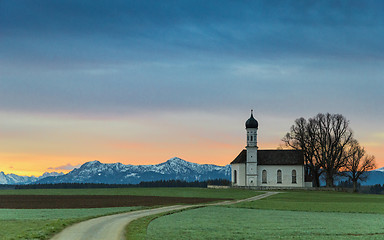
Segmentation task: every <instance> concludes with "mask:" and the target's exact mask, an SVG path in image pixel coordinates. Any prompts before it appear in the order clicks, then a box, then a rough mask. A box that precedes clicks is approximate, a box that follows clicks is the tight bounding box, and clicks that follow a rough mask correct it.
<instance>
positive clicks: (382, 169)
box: [372, 167, 384, 172]
mask: <svg viewBox="0 0 384 240" xmlns="http://www.w3.org/2000/svg"><path fill="white" fill-rule="evenodd" d="M372 171H378V172H384V167H382V168H378V169H375V170H372Z"/></svg>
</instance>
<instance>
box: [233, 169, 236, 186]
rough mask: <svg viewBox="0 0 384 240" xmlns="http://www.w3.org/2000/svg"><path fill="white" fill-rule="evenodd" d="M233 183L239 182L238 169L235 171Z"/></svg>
mask: <svg viewBox="0 0 384 240" xmlns="http://www.w3.org/2000/svg"><path fill="white" fill-rule="evenodd" d="M233 183H237V171H236V170H234V171H233Z"/></svg>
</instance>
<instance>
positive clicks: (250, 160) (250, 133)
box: [231, 110, 312, 188]
mask: <svg viewBox="0 0 384 240" xmlns="http://www.w3.org/2000/svg"><path fill="white" fill-rule="evenodd" d="M245 128H246V131H247V146H246V147H245V148H246V149H244V150H242V151H241V152H240V154H239V155H238V156H237V157H236V158H235V159H234V160H233V161H232V162H231V168H232V186H239V187H240V186H245V187H282V188H284V187H287V188H291V187H301V188H302V187H311V186H312V182H311V181H310V180H309V179H308V178H307V181H308V182H306V181H305V180H306V176H305V175H306V174H305V170H304V155H303V152H302V151H299V150H259V149H258V147H257V130H258V128H259V123H258V122H257V120H256V119H255V118H254V117H253V111H252V110H251V117H250V118H249V119H248V120H247V121H246V123H245Z"/></svg>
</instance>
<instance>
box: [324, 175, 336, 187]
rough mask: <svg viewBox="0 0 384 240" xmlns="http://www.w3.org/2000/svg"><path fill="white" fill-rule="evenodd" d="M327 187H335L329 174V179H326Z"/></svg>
mask: <svg viewBox="0 0 384 240" xmlns="http://www.w3.org/2000/svg"><path fill="white" fill-rule="evenodd" d="M326 184H327V185H326V187H334V185H333V176H329V175H328V174H327V178H326Z"/></svg>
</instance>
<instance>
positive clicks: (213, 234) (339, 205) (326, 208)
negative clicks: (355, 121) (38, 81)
mask: <svg viewBox="0 0 384 240" xmlns="http://www.w3.org/2000/svg"><path fill="white" fill-rule="evenodd" d="M383 214H384V196H382V195H364V194H351V193H340V192H314V191H308V192H306V191H297V192H295V191H292V192H285V193H280V194H277V195H273V196H271V197H268V198H265V199H262V200H258V201H254V202H245V203H238V204H234V205H231V206H227V207H205V208H199V209H193V210H186V211H183V212H179V213H175V214H171V215H167V216H162V217H159V218H157V219H155V220H153V221H152V222H150V224H149V225H148V228H147V235H146V237H147V239H160V238H161V239H384V215H383ZM138 239H139V238H138Z"/></svg>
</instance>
